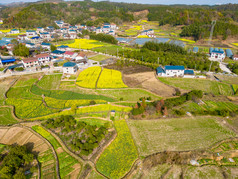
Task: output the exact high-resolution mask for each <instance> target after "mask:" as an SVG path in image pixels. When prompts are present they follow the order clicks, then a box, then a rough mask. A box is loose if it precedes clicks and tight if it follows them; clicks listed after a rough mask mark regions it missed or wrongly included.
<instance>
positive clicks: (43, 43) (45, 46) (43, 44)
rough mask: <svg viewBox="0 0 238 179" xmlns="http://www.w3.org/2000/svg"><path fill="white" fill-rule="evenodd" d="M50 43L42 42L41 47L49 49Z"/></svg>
mask: <svg viewBox="0 0 238 179" xmlns="http://www.w3.org/2000/svg"><path fill="white" fill-rule="evenodd" d="M50 45H51V44H50V43H45V42H42V43H41V47H42V48H43V49H48V50H50Z"/></svg>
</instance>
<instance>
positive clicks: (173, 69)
mask: <svg viewBox="0 0 238 179" xmlns="http://www.w3.org/2000/svg"><path fill="white" fill-rule="evenodd" d="M184 70H185V68H184V66H165V67H164V69H163V68H162V67H158V68H157V69H156V72H157V75H158V76H164V77H179V76H181V77H183V76H184Z"/></svg>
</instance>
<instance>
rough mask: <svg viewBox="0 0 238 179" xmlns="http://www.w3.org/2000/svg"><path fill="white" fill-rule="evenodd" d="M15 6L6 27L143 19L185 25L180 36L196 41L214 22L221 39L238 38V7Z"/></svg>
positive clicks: (57, 1)
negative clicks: (55, 22)
mask: <svg viewBox="0 0 238 179" xmlns="http://www.w3.org/2000/svg"><path fill="white" fill-rule="evenodd" d="M49 1H53V2H49ZM45 2H46V3H45ZM14 5H15V7H8V8H6V9H4V10H2V12H1V13H0V18H4V19H5V21H4V25H3V27H7V28H13V27H14V28H15V27H20V28H35V27H38V26H42V27H45V26H49V25H51V26H54V25H55V24H54V21H55V20H64V21H65V22H68V23H70V24H72V25H75V24H79V23H83V24H86V25H90V26H92V25H94V26H98V25H100V24H102V23H104V22H114V23H116V24H122V23H123V22H131V21H134V20H139V19H140V18H141V17H142V16H143V18H146V17H147V18H148V20H149V21H158V22H159V24H160V25H165V24H170V25H173V26H177V25H185V26H186V28H184V30H183V32H182V34H181V35H182V36H193V37H194V38H195V39H199V38H203V37H207V36H208V35H209V33H208V32H209V31H210V28H211V25H210V24H211V21H212V20H217V24H219V25H218V26H217V27H219V28H216V27H215V29H214V36H219V35H222V36H223V38H224V39H225V38H227V37H228V36H233V35H238V32H237V29H238V28H237V27H238V26H237V24H238V13H237V12H238V4H226V5H221V6H218V5H216V6H199V5H172V6H167V5H148V4H135V3H116V2H108V1H101V2H93V1H90V0H86V1H65V2H63V1H62V0H46V1H39V2H36V3H22V4H21V3H15V4H14ZM142 12H143V13H142Z"/></svg>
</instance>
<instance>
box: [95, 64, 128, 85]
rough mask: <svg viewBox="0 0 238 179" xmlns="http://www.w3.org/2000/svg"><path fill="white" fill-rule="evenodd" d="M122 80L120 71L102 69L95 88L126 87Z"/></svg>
mask: <svg viewBox="0 0 238 179" xmlns="http://www.w3.org/2000/svg"><path fill="white" fill-rule="evenodd" d="M126 87H127V86H126V85H125V84H124V83H123V81H122V75H121V72H120V71H117V70H110V69H105V68H104V69H103V71H102V73H101V75H100V77H99V80H98V84H97V88H126Z"/></svg>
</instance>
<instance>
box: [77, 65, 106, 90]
mask: <svg viewBox="0 0 238 179" xmlns="http://www.w3.org/2000/svg"><path fill="white" fill-rule="evenodd" d="M101 70H102V69H101V67H98V66H97V67H90V68H87V69H85V70H83V71H82V72H81V73H80V74H79V76H78V78H77V81H76V84H77V85H79V86H81V87H84V88H95V87H96V82H97V80H98V77H99V75H100V73H101Z"/></svg>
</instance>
